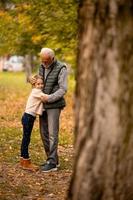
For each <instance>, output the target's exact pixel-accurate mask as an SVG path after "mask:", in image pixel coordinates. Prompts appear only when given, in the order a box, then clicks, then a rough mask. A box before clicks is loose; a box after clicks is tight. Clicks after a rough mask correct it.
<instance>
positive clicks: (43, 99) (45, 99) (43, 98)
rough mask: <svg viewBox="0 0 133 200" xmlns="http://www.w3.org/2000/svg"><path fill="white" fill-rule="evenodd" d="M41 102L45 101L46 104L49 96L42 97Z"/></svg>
mask: <svg viewBox="0 0 133 200" xmlns="http://www.w3.org/2000/svg"><path fill="white" fill-rule="evenodd" d="M41 101H43V102H44V103H45V102H47V101H48V95H47V94H44V95H42V96H41Z"/></svg>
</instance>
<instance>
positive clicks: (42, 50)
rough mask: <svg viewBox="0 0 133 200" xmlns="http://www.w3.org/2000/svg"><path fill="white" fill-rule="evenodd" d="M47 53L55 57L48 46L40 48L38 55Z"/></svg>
mask: <svg viewBox="0 0 133 200" xmlns="http://www.w3.org/2000/svg"><path fill="white" fill-rule="evenodd" d="M46 54H47V55H49V56H50V58H54V57H55V53H54V51H53V50H52V49H50V48H42V49H41V52H40V56H43V55H46Z"/></svg>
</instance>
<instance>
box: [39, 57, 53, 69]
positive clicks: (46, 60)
mask: <svg viewBox="0 0 133 200" xmlns="http://www.w3.org/2000/svg"><path fill="white" fill-rule="evenodd" d="M53 60H54V58H51V57H50V56H49V55H47V54H44V55H42V56H41V62H42V64H44V67H45V68H48V67H49V66H50V65H51V64H52V62H53Z"/></svg>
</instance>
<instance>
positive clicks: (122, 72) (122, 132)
mask: <svg viewBox="0 0 133 200" xmlns="http://www.w3.org/2000/svg"><path fill="white" fill-rule="evenodd" d="M79 28H80V31H79V53H78V72H77V86H76V109H75V116H76V117H75V119H76V127H75V133H76V141H75V152H76V156H75V165H74V171H73V176H72V180H71V183H70V188H69V192H68V197H67V199H69V200H133V150H132V149H133V1H132V0H82V1H80V5H79Z"/></svg>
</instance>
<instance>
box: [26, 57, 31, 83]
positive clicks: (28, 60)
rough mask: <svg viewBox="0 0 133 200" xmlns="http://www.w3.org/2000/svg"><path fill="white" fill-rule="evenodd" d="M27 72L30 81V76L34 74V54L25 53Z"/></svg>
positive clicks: (27, 79)
mask: <svg viewBox="0 0 133 200" xmlns="http://www.w3.org/2000/svg"><path fill="white" fill-rule="evenodd" d="M24 67H25V73H26V81H29V77H30V76H31V74H32V55H31V54H29V55H25V61H24Z"/></svg>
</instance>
